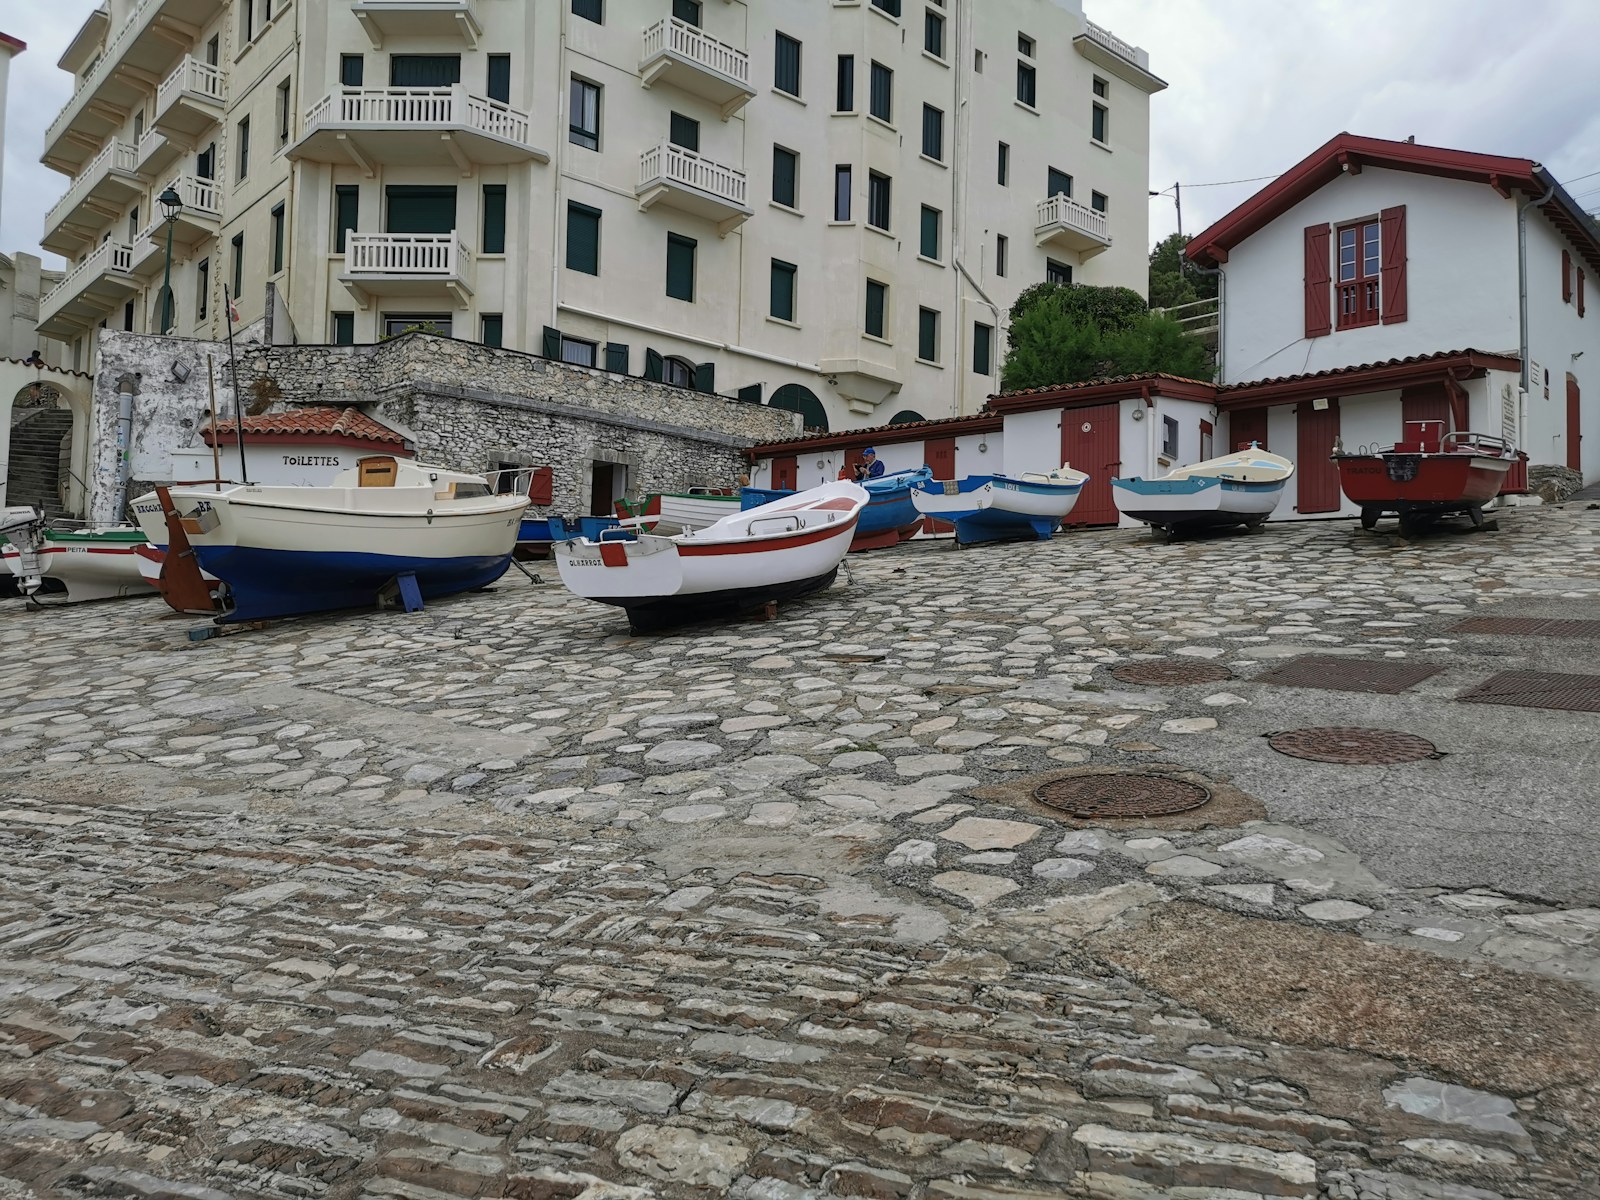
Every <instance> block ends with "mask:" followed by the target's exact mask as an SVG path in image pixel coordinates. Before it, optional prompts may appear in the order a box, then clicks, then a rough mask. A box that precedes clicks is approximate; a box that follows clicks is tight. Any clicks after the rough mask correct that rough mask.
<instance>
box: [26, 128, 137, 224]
mask: <svg viewBox="0 0 1600 1200" xmlns="http://www.w3.org/2000/svg"><path fill="white" fill-rule="evenodd" d="M138 169H139V150H138V148H137V147H136V146H133V145H131V144H129V143H128V142H124V141H122V140H120V139H118V138H113V139H112V140H111V141H109V142H107V143H106V147H105V149H104V150H102V151H100V153H99V154H96V155H95V156H94V157H93V158H92V159H90V160H89V165H88V166H86V167H84V168H83V170H81V171H79V172H78V174H77V176H76V177H75V178H74V179H73V181H72V183H71V184H70V185H68V187H67V194H66V195H64V196H62V197H61V199H59V200H57V201H56V202H55V204H54V205H53V206H52V207H51V209H50V211H49V213H47V214H46V215H45V219H44V225H45V228H46V229H54V228H55V227H56V225H57V224H59V223H60V220H61V218H62V216H63V215H65V214H66V213H68V212H70V211H71V210H72V209H73V208H75V207H76V206H77V205H79V204H80V203H82V202H83V198H84V196H86V195H87V194H88V193H89V192H90V191H92V190H93V189H94V185H95V184H96V183H98V182H99V181H100V178H101V176H103V175H104V174H106V172H108V171H121V172H123V173H124V174H127V175H135V174H137V173H138Z"/></svg>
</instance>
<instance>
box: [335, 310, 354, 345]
mask: <svg viewBox="0 0 1600 1200" xmlns="http://www.w3.org/2000/svg"><path fill="white" fill-rule="evenodd" d="M333 344H334V345H335V346H354V345H355V344H356V315H355V313H342V312H336V313H334V314H333Z"/></svg>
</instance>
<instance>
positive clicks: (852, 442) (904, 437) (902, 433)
mask: <svg viewBox="0 0 1600 1200" xmlns="http://www.w3.org/2000/svg"><path fill="white" fill-rule="evenodd" d="M999 428H1000V416H999V414H998V413H987V412H982V413H975V414H973V415H972V416H967V417H938V418H936V419H934V420H931V421H900V422H898V423H897V424H894V425H870V426H866V427H865V428H862V429H836V430H833V431H832V432H829V433H807V434H802V435H801V436H800V437H796V438H784V439H783V440H782V441H779V442H763V443H762V444H761V445H759V446H751V447H750V449H749V450H747V451H746V452H745V453H746V454H747V455H748V456H749V457H751V458H755V457H757V456H759V455H765V454H770V453H771V452H772V451H774V450H785V449H789V448H790V447H804V448H805V449H807V450H821V449H826V448H827V447H829V446H870V445H872V443H873V442H885V443H889V444H892V443H894V442H915V441H920V440H921V439H922V431H923V430H925V429H931V430H941V431H949V432H956V431H959V430H962V429H965V430H966V431H967V432H969V433H988V432H991V431H993V430H996V429H999Z"/></svg>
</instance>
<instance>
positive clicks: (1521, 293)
mask: <svg viewBox="0 0 1600 1200" xmlns="http://www.w3.org/2000/svg"><path fill="white" fill-rule="evenodd" d="M1533 169H1534V173H1535V174H1536V175H1542V174H1543V173H1544V168H1543V167H1540V166H1535V167H1534V168H1533ZM1555 194H1556V185H1555V181H1554V180H1551V182H1550V186H1549V187H1548V188H1546V189H1545V193H1544V195H1542V196H1540V197H1539V198H1538V199H1537V200H1529V201H1528V202H1527V203H1525V204H1522V205H1520V206H1519V207H1518V208H1517V324H1518V331H1519V333H1520V335H1521V336H1520V339H1519V345H1518V353H1519V354H1520V356H1521V358H1522V403H1523V405H1524V406H1526V404H1527V397H1528V392H1529V390H1530V389H1529V386H1528V210H1529V209H1530V208H1534V207H1536V206H1537V205H1540V204H1544V203H1547V202H1548V201H1549V199H1550V197H1551V196H1554V195H1555ZM1517 416H1518V422H1517V424H1518V429H1517V432H1518V434H1521V432H1522V429H1521V424H1522V418H1523V417H1524V416H1525V414H1524V413H1522V412H1519V413H1518V414H1517Z"/></svg>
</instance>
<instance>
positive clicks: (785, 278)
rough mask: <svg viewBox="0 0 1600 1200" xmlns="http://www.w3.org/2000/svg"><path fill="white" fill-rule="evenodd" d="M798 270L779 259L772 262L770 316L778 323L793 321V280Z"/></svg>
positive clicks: (791, 264)
mask: <svg viewBox="0 0 1600 1200" xmlns="http://www.w3.org/2000/svg"><path fill="white" fill-rule="evenodd" d="M798 270H799V268H798V267H796V266H795V265H794V264H793V263H790V262H784V261H783V260H782V259H781V258H775V259H773V260H772V315H773V316H774V317H776V318H778V320H780V321H792V320H794V280H795V275H796V273H797V272H798Z"/></svg>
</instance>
